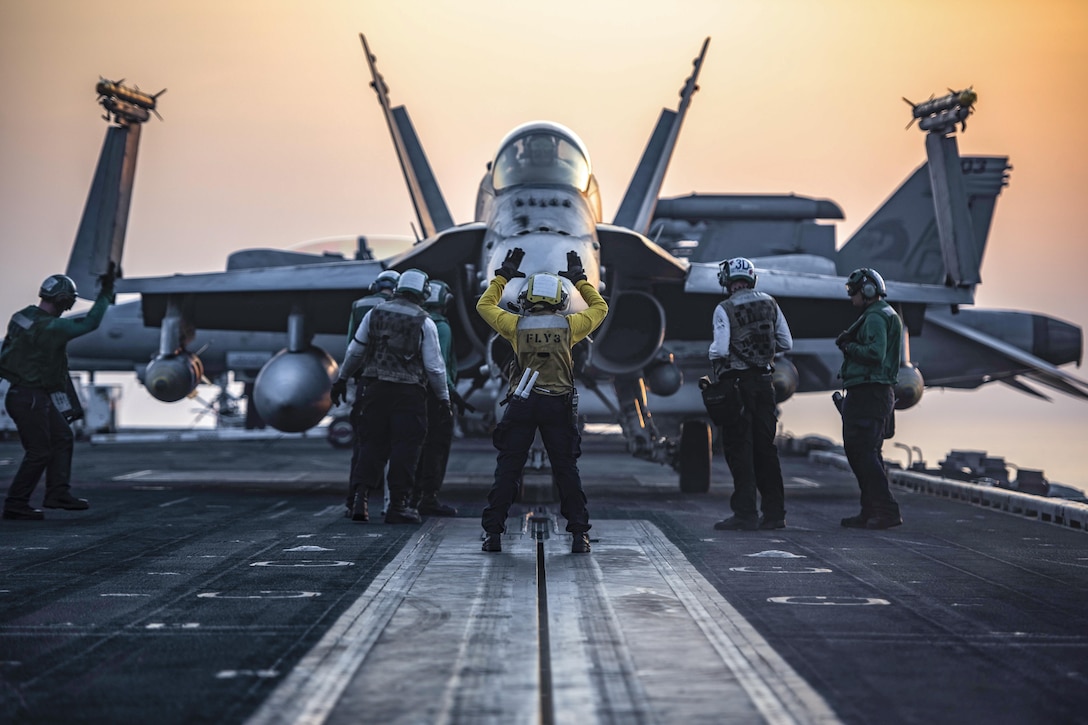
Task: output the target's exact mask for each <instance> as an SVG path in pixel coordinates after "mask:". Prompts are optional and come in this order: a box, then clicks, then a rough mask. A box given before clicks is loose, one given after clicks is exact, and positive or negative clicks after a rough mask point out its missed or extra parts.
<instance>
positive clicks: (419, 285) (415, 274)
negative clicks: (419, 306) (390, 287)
mask: <svg viewBox="0 0 1088 725" xmlns="http://www.w3.org/2000/svg"><path fill="white" fill-rule="evenodd" d="M393 294H395V295H397V296H398V297H399V296H404V295H410V296H412V297H414V298H415V299H416V301H417V302H420V303H422V302H423V301H424V300H426V299H427V298H428V297H430V296H431V282H430V278H429V277H428V276H427V273H426V272H424V271H423V270H420V269H409V270H408V271H407V272H405V273H404V274H402V275H401V276H400V279H398V280H397V289H396V291H395V292H394V293H393Z"/></svg>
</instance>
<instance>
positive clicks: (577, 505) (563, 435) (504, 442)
mask: <svg viewBox="0 0 1088 725" xmlns="http://www.w3.org/2000/svg"><path fill="white" fill-rule="evenodd" d="M524 256H525V252H524V251H523V250H521V249H518V248H514V249H512V250H510V252H509V253H508V254H507V255H506V258H505V259H504V260H503V264H502V267H501V268H499V269H497V270H495V277H494V279H492V280H491V284H490V286H489V287H488V288H487V291H486V292H484V294H483V296H482V297H480V301H479V302H478V303H476V311H477V312H479V313H480V316H481V317H482V318H483V319H484V321H485V322H487V324H488V325H490V326H491V327H492V329H494V330H495V331H496V332H497V333H499V334H500V335H502V337H503V338H504V339H506V340H507V341H509V342H510V344H511V346H512V347H513V348H514V355H515V365H516V367H515V370H514V374H513V375H512V376H511V379H510V394H509V395H508V396H507V405H506V411H505V413H504V414H503V418H502V421H501V422H500V423H499V424H498V425H497V426H496V427H495V432H494V434H493V441H494V444H495V448H497V449H498V451H499V454H498V460H497V462H496V465H495V481H494V483H493V484H492V485H491V491H490V492H489V493H488V494H487V508H485V509H484V512H483V516H482V518H481V523H482V524H483V527H484V531H485V532H486V537H485V539H484V542H483V550H484V551H502V534H503V532H504V531H505V529H506V516H507V513H508V511H509V510H510V505H511V504H512V503H513V502H514V497H515V495H516V494H517V490H518V484H519V481H520V480H521V475H522V470H523V469H524V467H525V461H526V459H527V458H528V457H529V448H530V446H532V444H533V438H534V437H535V436H536V431H537V429H539V430H540V437H541V440H543V442H544V448H545V449H546V450H547V452H548V460H549V461H550V462H551V466H552V474H553V476H554V478H555V484H556V486H557V487H558V489H559V501H560V513H562V514H563V517H564V518H565V519H566V520H567V531H569V532H571V534H572V535H573V537H574V543H573V544H572V546H571V551H572V552H573V553H576V554H580V553H587V552H588V551H589V534H588V531H589V529H590V523H589V511H588V510H586V496H585V493H584V492H583V491H582V479H581V476H580V474H579V473H578V457H579V456H580V455H581V454H582V448H581V445H582V437H581V434H580V433H579V432H578V424H577V420H576V419H577V415H578V411H577V402H576V401H577V397H576V396H577V393H576V392H575V389H574V374H573V367H574V364H573V359H572V356H571V348H572V347H574V346H575V345H576V344H577V343H578V342H580V341H582V340H583V339H585V338H586V337H587V336H588V335H589V334H590V333H591V332H593V331H594V330H596V329H597V327H599V326H600V324H601V323H602V322H603V321H604V318H605V316H606V315H607V314H608V304H607V303H606V302H605V301H604V299H603V298H602V297H601V295H600V293H599V292H597V290H596V289H595V288H594V287H593V285H592V284H590V283H589V282H587V281H586V274H585V270H584V269H583V267H582V260H581V259H580V258H579V257H578V254H577V253H576V252H568V253H567V270H566V271H565V272H560V273H559V275H555V274H534V275H533V276H532V277H530V278H529V279H528V281H527V283H526V285H525V291H524V292H522V294H521V296H520V297H519V301H520V303H521V314H514V313H511V312H507V311H506V310H503V309H502V308H500V307H499V300H500V299H501V298H502V293H503V289H504V288H505V287H506V284H507V282H508V281H509V280H511V279H513V278H514V277H524V276H525V273H524V272H520V271H518V267H519V266H520V264H521V260H522V257H524ZM559 276H563V277H566V278H567V279H569V280H570V281H571V282H573V283H574V286H575V289H577V290H578V292H579V293H580V294H581V295H582V299H584V300H585V301H586V303H587V304H588V305H589V307H588V309H586V310H583V311H581V312H575V313H573V314H570V315H563V314H562V312H561V311H562V310H563V309H565V308H566V306H567V293H566V291H565V290H564V289H563V284H562V280H561V279H559Z"/></svg>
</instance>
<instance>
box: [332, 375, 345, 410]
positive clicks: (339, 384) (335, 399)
mask: <svg viewBox="0 0 1088 725" xmlns="http://www.w3.org/2000/svg"><path fill="white" fill-rule="evenodd" d="M347 397H348V381H347V380H337V381H336V382H335V383H333V384H332V404H333V407H335V406H337V405H340V404H341V403H343V402H346V401H347Z"/></svg>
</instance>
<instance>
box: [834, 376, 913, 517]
mask: <svg viewBox="0 0 1088 725" xmlns="http://www.w3.org/2000/svg"><path fill="white" fill-rule="evenodd" d="M894 405H895V393H894V391H893V389H892V386H891V385H881V384H878V383H864V384H862V385H855V386H853V387H850V388H847V390H846V399H845V400H844V401H843V406H842V445H843V448H844V449H845V450H846V460H847V461H848V462H849V463H850V470H852V471H853V472H854V476H855V477H856V478H857V479H858V487H859V488H860V489H861V512H862V514H863V515H866V516H899V504H898V503H897V502H896V500H895V497H893V496H892V492H891V490H890V489H889V487H888V472H887V470H885V468H884V455H883V453H882V450H883V448H884V434H885V431H886V430H888V426H889V419H890V417H891V416H892V415H893V414H894Z"/></svg>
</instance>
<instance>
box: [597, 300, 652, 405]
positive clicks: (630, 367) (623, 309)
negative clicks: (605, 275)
mask: <svg viewBox="0 0 1088 725" xmlns="http://www.w3.org/2000/svg"><path fill="white" fill-rule="evenodd" d="M608 307H609V310H608V319H606V320H605V325H606V326H607V327H606V328H605V329H603V330H602V331H601V332H600V333H599V336H598V337H596V338H595V339H594V342H593V360H592V364H593V367H594V368H596V369H597V370H598V371H600V372H602V373H606V374H609V375H625V374H629V373H634V372H638V371H640V370H642V369H643V368H647V367H650V366H652V365H653V364H654V363H655V358H657V355H658V351H659V350H660V349H661V344H662V343H663V342H664V341H665V310H664V309H663V308H662V307H661V303H660V302H658V301H657V300H656V299H654V298H653V297H652V296H651V295H649V294H648V293H646V292H623V293H621V294H618V295H616V296H615V297H614V298H613V299H612V300H610V301H609V303H608ZM663 377H665V376H663ZM662 382H665V380H662ZM655 393H656V391H655Z"/></svg>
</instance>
